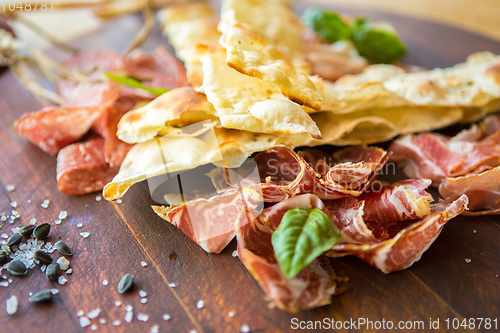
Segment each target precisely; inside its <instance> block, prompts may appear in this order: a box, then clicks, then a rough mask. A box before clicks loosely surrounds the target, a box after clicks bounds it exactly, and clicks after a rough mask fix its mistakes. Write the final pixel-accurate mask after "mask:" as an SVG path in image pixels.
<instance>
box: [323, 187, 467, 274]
mask: <svg viewBox="0 0 500 333" xmlns="http://www.w3.org/2000/svg"><path fill="white" fill-rule="evenodd" d="M467 203H468V198H467V196H466V195H462V196H460V197H459V198H458V199H457V200H455V201H453V202H451V203H444V202H443V203H439V204H436V205H434V206H433V207H432V210H431V214H429V215H427V216H425V217H424V218H423V219H421V220H420V221H418V222H414V223H410V224H407V223H401V222H392V223H387V224H381V223H378V226H377V228H379V229H382V230H383V231H384V232H379V233H378V234H379V237H381V238H380V239H379V240H378V241H377V242H374V243H369V244H353V243H349V242H339V243H337V244H335V245H334V246H333V249H332V250H331V251H329V252H328V253H327V254H328V255H330V256H334V257H335V256H343V255H354V256H356V257H358V258H361V259H362V260H364V261H366V262H367V263H369V264H370V265H372V266H375V267H377V268H378V269H380V270H381V271H382V272H384V273H390V272H394V271H397V270H402V269H405V268H408V267H410V266H411V265H412V264H413V263H414V262H415V261H418V260H420V257H421V256H422V253H423V252H425V251H426V250H427V249H428V248H429V246H430V245H431V244H432V243H433V242H434V240H435V239H436V238H437V237H438V236H439V234H440V232H441V230H442V228H443V226H444V225H445V223H446V222H448V221H449V220H450V219H452V218H453V217H455V216H457V215H458V214H460V213H461V212H463V211H464V210H465V209H466V208H467ZM372 228H373V227H372Z"/></svg>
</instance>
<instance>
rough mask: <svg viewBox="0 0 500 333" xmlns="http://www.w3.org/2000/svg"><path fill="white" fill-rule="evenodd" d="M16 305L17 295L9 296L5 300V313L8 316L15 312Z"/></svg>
mask: <svg viewBox="0 0 500 333" xmlns="http://www.w3.org/2000/svg"><path fill="white" fill-rule="evenodd" d="M17 306H18V302H17V297H16V296H14V295H12V296H10V297H9V298H7V300H6V301H5V310H6V311H7V314H8V315H9V316H12V315H13V314H15V313H16V312H17Z"/></svg>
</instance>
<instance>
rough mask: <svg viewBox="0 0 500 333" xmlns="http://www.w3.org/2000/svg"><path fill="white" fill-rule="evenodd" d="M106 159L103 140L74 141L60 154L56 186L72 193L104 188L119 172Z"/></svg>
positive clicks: (58, 156)
mask: <svg viewBox="0 0 500 333" xmlns="http://www.w3.org/2000/svg"><path fill="white" fill-rule="evenodd" d="M118 169H119V168H118V167H110V166H109V165H108V164H107V163H106V161H105V159H104V139H103V138H100V137H94V138H91V139H90V140H88V141H86V142H82V143H73V144H71V145H69V146H67V147H64V148H63V149H61V151H60V152H59V154H58V155H57V188H58V189H59V191H61V192H62V193H65V194H70V195H79V194H86V193H91V192H95V191H99V190H101V189H102V188H103V187H104V185H105V184H106V183H107V182H109V181H110V180H111V179H112V178H113V177H114V176H115V175H116V174H117V173H118Z"/></svg>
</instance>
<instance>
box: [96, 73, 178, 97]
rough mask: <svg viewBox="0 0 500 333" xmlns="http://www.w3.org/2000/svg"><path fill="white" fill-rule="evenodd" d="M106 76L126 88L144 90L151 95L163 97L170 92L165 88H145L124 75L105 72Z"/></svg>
mask: <svg viewBox="0 0 500 333" xmlns="http://www.w3.org/2000/svg"><path fill="white" fill-rule="evenodd" d="M104 75H106V76H107V77H108V78H110V79H111V80H113V81H115V82H117V83H120V84H123V85H124V86H129V87H132V88H137V89H142V90H145V91H147V92H150V93H152V94H154V95H158V96H160V95H163V94H164V93H166V92H168V91H170V90H169V89H165V88H151V87H148V86H145V85H143V84H142V83H141V82H140V81H138V80H136V79H134V78H132V77H129V76H123V75H119V74H115V73H109V72H104Z"/></svg>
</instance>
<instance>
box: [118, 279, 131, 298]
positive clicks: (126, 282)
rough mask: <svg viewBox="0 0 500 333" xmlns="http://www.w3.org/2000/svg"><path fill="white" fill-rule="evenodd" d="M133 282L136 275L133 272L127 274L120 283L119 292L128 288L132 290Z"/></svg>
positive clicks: (121, 292) (123, 291)
mask: <svg viewBox="0 0 500 333" xmlns="http://www.w3.org/2000/svg"><path fill="white" fill-rule="evenodd" d="M133 283H134V276H133V275H131V274H125V275H124V276H123V277H122V279H121V280H120V282H119V283H118V292H119V293H120V294H123V293H125V292H127V291H128V290H130V288H131V287H132V284H133Z"/></svg>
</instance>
